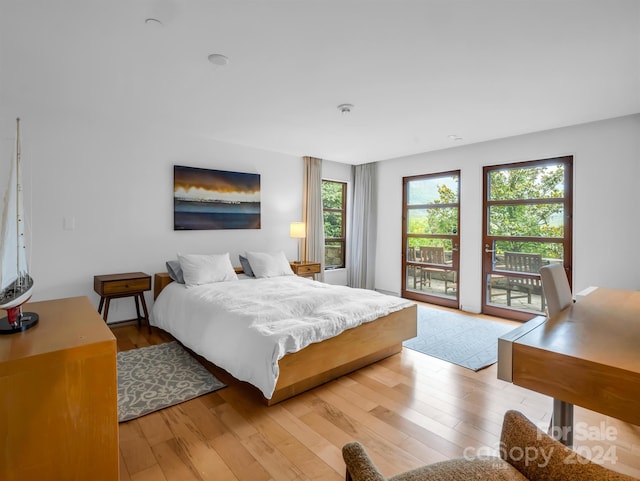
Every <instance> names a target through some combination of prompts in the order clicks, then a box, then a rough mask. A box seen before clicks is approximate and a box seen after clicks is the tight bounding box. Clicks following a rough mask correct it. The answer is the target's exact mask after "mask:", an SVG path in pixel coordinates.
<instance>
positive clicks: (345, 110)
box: [338, 104, 353, 115]
mask: <svg viewBox="0 0 640 481" xmlns="http://www.w3.org/2000/svg"><path fill="white" fill-rule="evenodd" d="M351 109H353V105H351V104H340V105H338V110H339V111H340V113H341V114H343V115H345V114H348V113H350V112H351Z"/></svg>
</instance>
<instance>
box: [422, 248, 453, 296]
mask: <svg viewBox="0 0 640 481" xmlns="http://www.w3.org/2000/svg"><path fill="white" fill-rule="evenodd" d="M420 260H421V261H422V262H424V263H427V264H437V265H445V264H446V260H445V255H444V247H439V246H421V247H420ZM455 274H456V273H455V271H452V270H448V269H438V268H433V267H423V268H422V272H421V275H420V285H421V286H422V285H424V284H425V283H427V285H428V286H429V287H431V280H432V278H434V279H439V280H441V281H443V282H444V292H445V294H446V293H447V291H448V290H449V289H455V288H456V286H457V284H456V277H455Z"/></svg>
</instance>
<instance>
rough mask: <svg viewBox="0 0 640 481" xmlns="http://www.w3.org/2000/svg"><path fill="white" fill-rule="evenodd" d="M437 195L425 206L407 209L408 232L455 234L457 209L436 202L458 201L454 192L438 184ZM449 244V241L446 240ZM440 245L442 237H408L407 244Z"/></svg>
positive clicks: (413, 245) (449, 202) (417, 245)
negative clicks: (431, 202)
mask: <svg viewBox="0 0 640 481" xmlns="http://www.w3.org/2000/svg"><path fill="white" fill-rule="evenodd" d="M438 194H439V197H438V199H436V200H435V201H434V202H433V204H431V205H430V206H429V207H427V208H421V209H409V212H408V216H409V217H408V219H407V222H408V233H409V234H455V233H456V232H457V229H458V209H457V208H456V207H444V206H442V205H440V206H439V205H438V204H455V203H457V202H458V197H457V194H456V192H454V191H453V190H452V189H450V188H449V187H447V186H446V185H444V184H440V185H438ZM448 243H449V244H450V242H448ZM426 245H432V246H442V245H443V240H442V239H420V238H415V237H414V238H411V237H410V238H409V246H412V247H419V246H426Z"/></svg>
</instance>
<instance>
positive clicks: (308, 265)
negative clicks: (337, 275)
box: [290, 261, 321, 279]
mask: <svg viewBox="0 0 640 481" xmlns="http://www.w3.org/2000/svg"><path fill="white" fill-rule="evenodd" d="M290 264H291V270H292V271H293V273H294V274H295V275H297V276H300V277H311V278H312V279H315V275H316V274H319V273H320V269H321V267H320V263H319V262H310V261H301V262H291V263H290Z"/></svg>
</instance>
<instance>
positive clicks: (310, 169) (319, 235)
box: [302, 157, 324, 281]
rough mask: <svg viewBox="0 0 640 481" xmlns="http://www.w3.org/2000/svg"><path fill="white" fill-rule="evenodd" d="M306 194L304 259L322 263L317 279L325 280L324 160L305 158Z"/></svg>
mask: <svg viewBox="0 0 640 481" xmlns="http://www.w3.org/2000/svg"><path fill="white" fill-rule="evenodd" d="M303 185H304V194H303V203H302V221H303V222H304V223H305V225H306V228H307V237H306V238H305V239H303V242H302V258H303V259H304V260H307V261H312V262H320V265H321V266H322V268H321V269H320V274H316V279H317V280H319V281H322V280H323V279H324V215H323V213H322V159H316V158H314V157H304V183H303Z"/></svg>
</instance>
